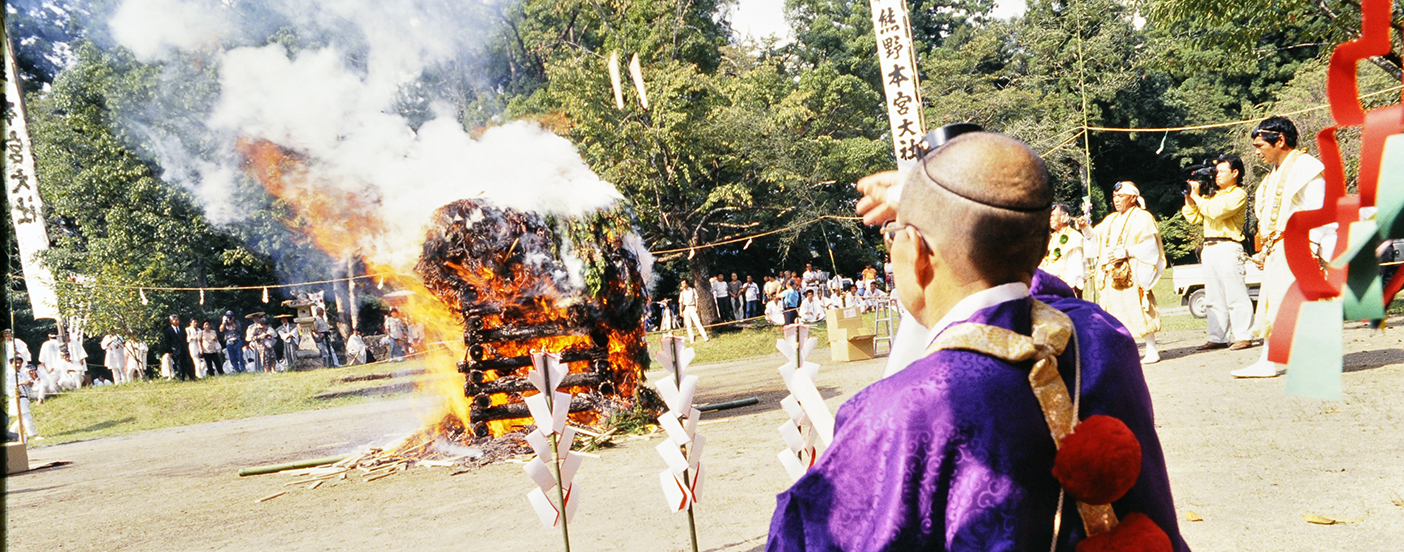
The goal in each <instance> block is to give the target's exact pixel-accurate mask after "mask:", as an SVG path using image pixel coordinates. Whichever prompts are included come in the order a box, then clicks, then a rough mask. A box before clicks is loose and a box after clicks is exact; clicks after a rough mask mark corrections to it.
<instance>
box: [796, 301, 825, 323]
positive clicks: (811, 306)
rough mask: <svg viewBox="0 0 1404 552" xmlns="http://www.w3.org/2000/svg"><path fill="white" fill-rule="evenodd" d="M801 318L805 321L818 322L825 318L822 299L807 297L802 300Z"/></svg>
mask: <svg viewBox="0 0 1404 552" xmlns="http://www.w3.org/2000/svg"><path fill="white" fill-rule="evenodd" d="M799 314H800V319H802V320H804V321H805V322H818V321H820V320H823V319H824V315H825V310H824V303H823V302H822V300H820V299H811V298H806V299H804V300H803V301H801V302H800V309H799Z"/></svg>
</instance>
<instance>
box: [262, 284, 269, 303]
mask: <svg viewBox="0 0 1404 552" xmlns="http://www.w3.org/2000/svg"><path fill="white" fill-rule="evenodd" d="M263 302H264V303H267V302H268V288H263Z"/></svg>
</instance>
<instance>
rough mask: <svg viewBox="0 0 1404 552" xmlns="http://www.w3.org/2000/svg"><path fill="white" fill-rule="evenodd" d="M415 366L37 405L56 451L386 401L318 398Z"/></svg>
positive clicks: (222, 379) (132, 389) (172, 385)
mask: <svg viewBox="0 0 1404 552" xmlns="http://www.w3.org/2000/svg"><path fill="white" fill-rule="evenodd" d="M422 367H423V366H422V365H420V364H419V363H418V362H416V361H414V360H410V361H406V362H399V363H376V364H368V365H361V366H353V367H347V368H328V369H322V370H311V371H306V372H283V373H278V374H261V373H259V374H230V375H222V376H216V377H212V378H207V379H203V380H199V381H194V382H178V381H164V380H159V379H158V380H156V381H145V382H135V383H129V384H125V385H108V386H103V387H85V388H83V389H79V390H78V391H74V392H71V393H64V394H61V395H58V396H52V397H49V398H48V399H47V400H45V401H44V404H31V405H30V407H31V409H32V412H33V413H34V421H35V423H36V424H38V426H39V434H40V435H42V436H44V440H42V441H38V442H37V443H34V444H37V445H52V444H59V443H66V442H70V441H77V440H80V439H93V438H97V437H109V436H113V435H122V434H126V433H132V432H136V431H144V430H149V429H160V428H166V427H177V426H186V425H192V424H200V423H205V422H214V421H219V420H230V419H236V418H249V417H254V416H267V415H271V414H285V413H288V412H299V411H303V410H315V409H319V408H331V407H336V406H345V405H349V404H355V403H359V402H365V401H370V400H378V399H380V398H384V397H385V396H386V395H378V396H364V395H351V396H345V397H337V398H334V399H318V398H315V397H314V395H317V394H318V393H323V392H326V391H340V390H346V389H354V388H365V387H371V386H376V385H383V384H385V383H387V382H390V381H396V382H399V381H405V379H403V378H400V379H395V380H387V379H379V380H372V381H359V382H350V383H346V382H343V381H342V378H345V377H347V376H351V375H361V374H370V373H382V374H389V373H394V372H399V371H402V370H411V369H416V368H422Z"/></svg>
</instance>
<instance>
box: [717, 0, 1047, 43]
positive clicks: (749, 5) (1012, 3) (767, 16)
mask: <svg viewBox="0 0 1404 552" xmlns="http://www.w3.org/2000/svg"><path fill="white" fill-rule="evenodd" d="M855 1H862V0H855ZM1024 2H1025V0H997V1H996V2H995V9H994V12H993V13H992V15H994V16H995V17H997V18H1000V19H1005V18H1008V17H1013V16H1016V15H1020V14H1023V13H1024ZM731 26H732V28H733V29H735V30H736V33H737V34H738V35H741V36H747V35H749V36H751V37H752V38H762V37H766V36H770V35H772V34H774V35H780V36H782V37H788V36H790V34H791V33H790V27H789V25H788V24H786V23H785V0H739V2H737V6H736V8H735V9H734V10H733V12H732V14H731Z"/></svg>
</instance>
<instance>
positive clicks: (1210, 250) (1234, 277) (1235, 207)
mask: <svg viewBox="0 0 1404 552" xmlns="http://www.w3.org/2000/svg"><path fill="white" fill-rule="evenodd" d="M1243 172H1244V170H1243V160H1242V159H1239V157H1238V156H1237V155H1220V156H1219V158H1218V159H1216V160H1214V162H1213V166H1212V167H1205V168H1203V169H1200V170H1196V171H1194V173H1193V175H1192V176H1194V177H1201V178H1203V179H1204V180H1203V181H1201V180H1200V179H1199V178H1190V179H1189V180H1188V182H1187V185H1188V186H1189V189H1188V191H1187V192H1188V193H1186V194H1185V206H1184V208H1182V209H1180V214H1181V215H1184V217H1185V220H1187V221H1189V223H1190V224H1203V225H1204V248H1203V250H1202V252H1201V253H1200V260H1201V261H1202V262H1203V263H1204V298H1205V300H1206V301H1208V303H1209V304H1208V307H1209V308H1208V311H1209V312H1208V317H1209V341H1208V342H1206V343H1205V344H1203V345H1200V346H1199V347H1198V350H1200V351H1209V350H1213V349H1223V348H1228V349H1229V350H1233V351H1237V350H1241V349H1247V348H1249V347H1252V346H1253V341H1252V337H1253V334H1252V329H1253V328H1252V325H1253V301H1252V300H1251V299H1249V298H1248V286H1247V285H1246V284H1244V283H1243V276H1244V269H1243V223H1244V222H1246V221H1247V219H1248V192H1245V191H1243V188H1242V187H1241V186H1239V181H1240V179H1242V178H1243ZM1211 174H1212V177H1211V176H1210V175H1211ZM1210 178H1212V179H1213V180H1209V179H1210ZM1230 334H1231V335H1230ZM1229 337H1232V338H1233V341H1232V343H1231V344H1230V342H1229Z"/></svg>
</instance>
